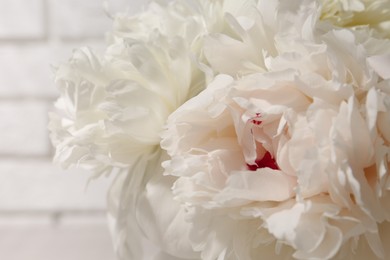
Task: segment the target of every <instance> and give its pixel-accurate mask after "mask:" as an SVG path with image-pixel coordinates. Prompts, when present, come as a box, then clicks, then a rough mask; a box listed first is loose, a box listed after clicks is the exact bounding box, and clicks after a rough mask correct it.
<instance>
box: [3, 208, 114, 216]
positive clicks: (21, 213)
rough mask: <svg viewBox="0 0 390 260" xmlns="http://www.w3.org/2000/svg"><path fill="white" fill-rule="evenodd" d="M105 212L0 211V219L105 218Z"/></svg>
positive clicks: (60, 210) (57, 210)
mask: <svg viewBox="0 0 390 260" xmlns="http://www.w3.org/2000/svg"><path fill="white" fill-rule="evenodd" d="M106 213H107V211H106V210H105V209H92V208H91V209H67V208H61V209H51V210H37V209H32V210H29V209H23V210H6V209H0V218H2V217H19V216H26V215H29V216H36V217H40V216H51V217H56V218H62V217H66V216H103V215H104V216H105V215H106Z"/></svg>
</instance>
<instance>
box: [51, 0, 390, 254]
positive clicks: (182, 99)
mask: <svg viewBox="0 0 390 260" xmlns="http://www.w3.org/2000/svg"><path fill="white" fill-rule="evenodd" d="M56 83H57V85H58V88H59V90H60V92H61V96H60V98H59V99H58V101H57V103H56V111H55V112H54V113H52V114H51V116H50V117H51V119H50V120H51V121H50V126H49V128H50V131H51V139H52V142H53V144H54V145H55V147H56V154H55V161H57V162H59V163H61V164H62V165H63V166H64V167H71V166H77V167H83V168H85V169H88V170H90V171H92V172H93V173H94V177H98V176H102V175H108V174H111V175H114V176H115V178H114V180H113V183H112V186H111V188H110V190H109V194H108V216H109V223H110V227H111V230H112V233H113V242H114V246H115V250H116V253H117V256H118V259H121V260H124V259H126V260H138V259H155V260H162V259H164V260H173V259H175V260H176V259H194V260H199V259H204V260H216V259H218V260H258V259H265V260H268V259H278V260H279V259H354V260H355V259H364V260H366V259H390V248H389V244H390V170H389V166H390V1H388V0H318V1H317V0H174V1H168V2H167V1H165V2H163V1H153V2H151V3H150V4H149V5H148V6H147V8H145V10H144V11H143V12H142V13H140V14H137V15H133V16H130V15H127V14H126V13H119V14H117V15H115V16H113V30H112V31H111V32H110V33H109V34H108V37H107V48H106V51H105V53H99V54H98V53H95V52H94V51H92V50H91V49H88V48H81V49H79V50H76V51H75V52H74V54H73V56H72V58H71V59H70V61H69V62H68V63H66V64H63V65H61V66H59V67H58V69H57V71H56Z"/></svg>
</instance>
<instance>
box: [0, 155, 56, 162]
mask: <svg viewBox="0 0 390 260" xmlns="http://www.w3.org/2000/svg"><path fill="white" fill-rule="evenodd" d="M0 160H26V161H29V160H36V161H37V160H39V161H52V160H53V155H52V154H20V153H0Z"/></svg>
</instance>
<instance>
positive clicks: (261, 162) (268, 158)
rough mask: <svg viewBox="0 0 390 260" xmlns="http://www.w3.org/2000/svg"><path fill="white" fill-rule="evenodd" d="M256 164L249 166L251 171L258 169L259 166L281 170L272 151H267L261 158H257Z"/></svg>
mask: <svg viewBox="0 0 390 260" xmlns="http://www.w3.org/2000/svg"><path fill="white" fill-rule="evenodd" d="M255 163H256V164H252V165H249V164H247V167H248V169H249V170H250V171H256V170H257V169H259V168H266V167H268V168H271V169H273V170H279V166H278V164H277V163H276V161H275V159H274V158H273V157H272V155H271V154H270V152H266V153H265V154H264V156H263V158H261V159H256V161H255Z"/></svg>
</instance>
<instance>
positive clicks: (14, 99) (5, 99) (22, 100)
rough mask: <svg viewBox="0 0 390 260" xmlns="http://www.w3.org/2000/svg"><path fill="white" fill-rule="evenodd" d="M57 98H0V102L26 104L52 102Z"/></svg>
mask: <svg viewBox="0 0 390 260" xmlns="http://www.w3.org/2000/svg"><path fill="white" fill-rule="evenodd" d="M57 98H58V97H39V96H36V97H34V96H8V97H7V96H0V101H9V102H26V101H36V102H54V101H56V100H57Z"/></svg>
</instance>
